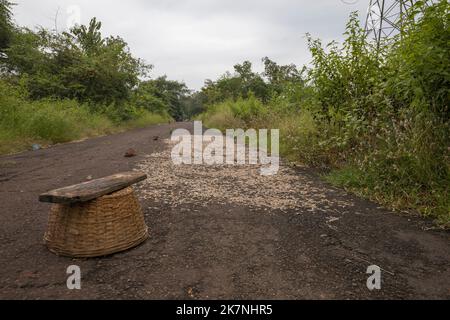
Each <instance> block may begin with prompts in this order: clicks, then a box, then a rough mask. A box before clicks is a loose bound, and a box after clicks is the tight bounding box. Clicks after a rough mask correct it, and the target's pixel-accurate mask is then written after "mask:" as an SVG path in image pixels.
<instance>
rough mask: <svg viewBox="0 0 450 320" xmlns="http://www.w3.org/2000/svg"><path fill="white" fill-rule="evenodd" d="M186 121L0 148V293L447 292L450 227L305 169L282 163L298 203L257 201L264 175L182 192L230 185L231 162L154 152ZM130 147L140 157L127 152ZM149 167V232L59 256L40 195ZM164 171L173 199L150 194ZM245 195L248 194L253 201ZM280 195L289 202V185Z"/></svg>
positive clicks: (145, 190) (142, 192)
mask: <svg viewBox="0 0 450 320" xmlns="http://www.w3.org/2000/svg"><path fill="white" fill-rule="evenodd" d="M191 127H192V124H191V123H178V124H170V125H159V126H152V127H149V128H145V129H139V130H133V131H130V132H126V133H121V134H117V135H112V136H106V137H100V138H95V139H90V140H86V141H83V142H77V143H69V144H63V145H57V146H54V147H51V148H49V149H45V150H39V151H35V152H25V153H22V154H18V155H11V156H3V157H0V229H1V232H0V243H1V254H0V299H409V298H413V299H449V298H450V236H449V233H448V232H446V231H439V230H430V228H431V227H432V224H431V222H430V221H427V220H425V219H422V218H419V217H412V216H404V215H400V214H398V213H393V212H390V211H388V210H385V209H382V208H379V207H378V206H377V205H376V204H374V203H371V202H369V201H366V200H363V199H360V198H358V197H355V196H352V195H349V194H346V193H345V192H343V191H342V190H338V189H335V188H333V187H330V186H329V185H327V184H326V183H324V182H323V181H321V180H320V179H319V178H318V177H317V176H316V175H315V174H314V172H313V171H312V170H310V169H308V168H296V169H292V168H290V169H286V170H290V171H289V173H288V174H289V177H290V178H289V179H287V180H286V181H289V184H290V187H289V188H288V189H286V190H288V192H289V197H290V198H289V199H290V202H289V203H291V202H292V201H293V200H295V194H298V197H299V198H298V200H299V201H297V202H296V203H299V205H295V206H287V207H286V206H283V207H278V206H277V205H273V206H272V205H270V204H269V205H263V206H258V205H254V203H255V199H257V197H258V196H261V195H264V194H261V191H259V190H261V189H263V187H262V186H264V181H258V182H255V183H254V184H252V183H251V181H252V180H251V179H248V178H246V179H247V180H246V182H242V181H238V183H236V184H235V187H236V188H238V192H237V193H236V192H235V193H232V195H234V198H233V197H231V198H230V199H229V200H228V201H227V198H226V197H215V196H214V192H210V193H207V194H208V195H211V196H210V197H208V199H204V198H202V197H199V198H198V199H195V198H194V199H193V198H192V194H189V193H186V192H184V191H183V188H185V187H186V185H185V184H186V182H189V181H194V180H198V181H200V183H198V181H197V183H196V185H197V186H199V185H200V186H201V185H203V184H202V183H201V182H202V181H204V183H205V184H207V185H208V186H209V188H213V189H214V186H217V190H218V191H223V190H224V188H225V190H227V189H226V188H229V185H230V183H231V184H232V180H226V178H225V177H226V176H228V175H229V171H225V172H224V174H222V173H220V171H219V173H217V172H210V173H209V171H207V170H210V169H207V168H205V170H203V169H202V168H196V169H195V170H193V171H191V172H190V175H181V174H180V172H178V171H176V170H172V169H170V166H169V167H168V166H167V162H166V164H164V159H163V160H161V159H158V158H157V157H154V158H153V159H152V155H158V154H163V153H164V152H167V148H169V146H168V145H167V144H166V143H165V142H164V139H167V138H169V136H170V133H171V131H172V130H173V129H175V128H188V129H190V128H191ZM156 136H157V137H159V138H160V139H158V140H157V141H155V139H154V138H155V137H156ZM129 148H134V149H135V150H136V151H137V153H138V156H137V157H134V158H125V157H124V154H125V152H126V151H127V150H128V149H129ZM149 161H150V162H149ZM166 161H167V159H166ZM143 168H144V169H145V168H147V170H149V173H152V174H153V175H154V177H155V180H151V179H150V180H149V181H147V182H146V183H144V184H141V185H139V186H138V187H137V189H138V195H139V196H140V201H141V204H142V207H143V210H144V214H145V218H146V222H147V224H148V226H149V228H150V235H151V237H150V239H149V240H148V241H146V242H145V243H144V244H142V245H141V246H139V247H137V248H135V249H132V250H129V251H126V252H123V253H119V254H116V255H113V256H109V257H103V258H96V259H87V260H86V259H78V260H76V259H69V258H63V257H58V256H55V255H53V254H52V253H50V252H49V251H48V250H47V249H46V248H45V246H44V244H43V240H42V239H43V235H44V232H45V230H46V224H47V214H48V211H49V208H50V205H48V204H43V203H39V202H38V195H39V194H40V193H42V192H45V191H48V190H50V189H54V188H58V187H62V186H66V185H71V184H75V183H79V182H82V181H85V180H86V179H87V177H88V176H92V177H93V178H100V177H103V176H107V175H110V174H113V173H117V172H120V171H128V170H133V169H134V170H136V169H139V170H142V169H143ZM164 168H165V169H164ZM163 169H164V170H166V174H168V173H170V174H171V176H170V179H171V180H170V181H171V183H172V184H173V185H172V186H173V187H175V189H176V190H178V191H177V193H171V194H170V196H167V197H165V196H164V191H165V189H164V188H161V186H159V185H153V187H154V188H155V189H157V190H159V191H158V192H156V193H155V192H151V188H152V183H154V184H155V183H156V182H157V181H158V177H161V176H160V175H161V174H162V173H163V172H164V170H163ZM152 170H153V171H152ZM167 170H168V171H167ZM227 170H233V169H232V168H231V169H227ZM236 170H242V168H240V169H239V168H237V169H236ZM221 174H222V175H221ZM211 176H212V177H213V178H214V179H215V180H213V181H214V183H211ZM221 177H223V179H221ZM186 179H187V180H186ZM202 179H203V180H202ZM279 180H283V179H279ZM160 181H164V179H162V180H160ZM230 181H231V182H230ZM240 182H242V183H240ZM267 183H268V184H267V186H268V188H269V190H270V186H271V185H270V184H269V183H270V182H269V181H268V182H267ZM277 183H278V182H277ZM305 185H306V186H307V188H306V189H305ZM276 186H278V185H276ZM188 187H189V186H188ZM272 187H273V186H272ZM239 188H240V189H239ZM241 189H242V190H241ZM281 189H283V188H281ZM283 190H284V189H283ZM200 191H201V189H200ZM213 191H214V190H213ZM305 192H306V193H305ZM319 192H320V197H319V198H320V199H322V201H319V202H318V203H316V204H315V205H314V206H313V208H314V210H311V206H310V205H308V206H304V205H302V203H304V202H305V201H306V200H308V199H310V197H309V195H311V197H314V196H315V197H318V196H319ZM240 193H241V194H242V195H243V196H244V197H245V195H248V203H247V202H246V201H242V199H241V198H239V197H238V196H239V194H240ZM174 195H176V196H174ZM276 196H277V197H279V198H280V199H278V200H279V203H283V204H284V203H285V202H283V200H284V199H282V198H283V192H280V193H277V195H276ZM183 197H185V199H184V198H183ZM293 197H294V198H293ZM183 199H184V200H186V201H183ZM305 199H306V200H305ZM188 200H189V201H188ZM323 200H326V201H323ZM276 201H277V199H271V200H270V202H274V203H277V202H276ZM342 203H348V204H351V205H349V206H347V205H342ZM74 264H75V265H79V266H80V267H81V272H82V289H81V290H79V291H78V290H74V291H71V290H68V289H67V287H66V279H67V275H66V269H67V267H68V266H69V265H74ZM370 265H378V266H380V267H381V268H382V270H383V271H382V289H381V290H376V291H369V290H368V289H367V287H366V280H367V278H368V276H369V275H367V274H366V270H367V267H368V266H370Z"/></svg>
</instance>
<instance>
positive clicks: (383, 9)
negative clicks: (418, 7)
mask: <svg viewBox="0 0 450 320" xmlns="http://www.w3.org/2000/svg"><path fill="white" fill-rule="evenodd" d="M415 2H417V0H370V4H369V9H368V10H367V19H366V27H365V28H366V32H367V35H368V36H369V37H371V38H373V40H374V41H376V43H377V46H378V47H379V46H380V43H381V41H382V40H383V39H387V38H390V37H392V36H394V35H396V34H399V33H400V32H401V30H402V24H403V21H404V19H405V17H406V15H407V14H408V12H409V9H410V8H411V7H412V6H413V5H414V3H415ZM425 2H426V3H432V1H430V0H428V1H425Z"/></svg>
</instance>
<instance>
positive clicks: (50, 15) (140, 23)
mask: <svg viewBox="0 0 450 320" xmlns="http://www.w3.org/2000/svg"><path fill="white" fill-rule="evenodd" d="M14 2H16V3H17V6H16V7H15V8H14V13H15V20H16V22H17V23H18V24H19V25H22V26H27V27H31V28H34V27H36V26H43V27H48V28H54V26H55V17H56V16H57V19H56V21H57V26H58V30H59V31H62V30H64V29H66V28H67V25H68V24H70V23H71V22H73V21H74V20H77V12H78V11H79V13H80V19H81V23H83V24H86V23H88V22H89V20H90V19H91V18H92V17H97V18H98V19H100V21H102V22H103V34H104V35H105V36H106V35H119V36H121V37H122V38H124V39H125V41H127V42H128V44H129V46H130V48H131V51H132V52H133V54H134V55H135V56H137V57H139V58H142V59H144V60H145V61H146V62H147V63H151V64H153V65H154V66H155V68H154V70H153V72H152V76H153V77H156V76H159V75H164V74H167V76H168V77H169V78H170V79H175V80H180V81H185V82H186V84H187V85H188V86H189V87H190V88H191V89H199V88H200V87H201V86H202V85H203V83H204V80H205V79H216V78H217V77H218V76H219V75H221V74H223V73H224V72H225V71H227V70H229V71H232V70H233V65H235V64H236V63H240V62H242V61H244V60H250V61H252V62H253V64H254V67H255V69H256V70H257V71H261V69H262V64H261V58H262V57H265V56H268V57H269V58H271V59H272V60H275V61H276V62H278V63H282V64H289V63H295V64H297V65H299V66H301V65H304V64H306V63H308V62H309V60H310V57H309V54H308V51H307V47H306V41H305V33H307V32H309V33H311V34H312V35H313V36H314V37H319V38H321V39H323V40H325V41H327V40H333V39H336V40H341V39H342V33H343V31H344V26H345V23H346V21H347V18H348V15H349V14H350V12H351V11H357V10H358V11H360V16H361V19H362V20H364V18H363V16H365V13H366V10H367V7H368V3H369V1H368V0H271V1H269V0H239V1H236V0H235V1H233V0H127V1H123V0H38V1H33V0H14ZM57 13H58V14H57Z"/></svg>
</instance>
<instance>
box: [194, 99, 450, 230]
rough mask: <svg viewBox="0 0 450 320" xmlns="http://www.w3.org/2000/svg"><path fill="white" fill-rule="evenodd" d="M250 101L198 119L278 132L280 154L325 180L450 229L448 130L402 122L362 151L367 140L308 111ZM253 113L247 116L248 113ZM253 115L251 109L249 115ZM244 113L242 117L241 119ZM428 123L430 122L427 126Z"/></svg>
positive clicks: (216, 108)
mask: <svg viewBox="0 0 450 320" xmlns="http://www.w3.org/2000/svg"><path fill="white" fill-rule="evenodd" d="M255 105H257V104H255V103H254V102H253V101H249V102H245V101H242V100H241V101H238V103H237V104H236V105H234V106H233V102H232V101H226V102H224V103H221V104H218V105H215V106H211V107H210V108H209V109H208V110H207V111H206V112H205V113H203V114H202V115H200V117H199V119H201V120H203V122H204V123H205V125H206V126H207V127H209V128H217V129H220V130H223V129H232V128H244V129H245V128H255V129H258V128H265V129H280V139H281V141H280V154H281V155H282V156H283V157H284V158H285V159H288V160H290V161H292V162H300V163H303V164H307V165H309V166H312V167H316V168H320V169H323V170H325V172H329V173H328V174H327V175H325V176H324V178H325V180H327V181H328V182H330V183H331V184H333V185H335V186H339V187H342V188H345V189H346V190H348V191H350V192H352V193H355V194H357V195H359V196H362V197H364V198H368V199H371V200H373V201H375V202H377V203H379V204H381V205H383V206H385V207H387V208H391V209H394V210H397V211H405V212H418V213H420V214H421V215H423V216H426V217H430V218H432V219H435V221H436V222H437V224H438V225H439V226H441V227H444V228H450V195H449V186H450V177H449V176H448V172H450V170H449V169H448V167H446V164H445V163H446V161H447V166H448V160H446V159H448V158H446V156H445V154H446V147H445V145H446V141H447V138H446V137H448V128H446V126H445V125H443V124H439V123H436V122H432V121H431V120H430V119H428V118H427V117H424V118H423V119H420V118H414V119H412V120H408V121H409V122H408V121H407V120H404V121H403V122H402V123H403V124H408V126H407V127H406V128H405V129H399V126H393V128H390V127H388V128H386V129H385V130H383V131H382V135H380V136H379V137H376V139H378V140H375V138H374V137H370V138H371V139H372V140H371V141H375V142H373V144H371V145H370V146H368V147H365V148H361V147H359V146H360V145H359V143H360V142H361V141H362V142H365V141H368V140H369V139H368V137H367V136H365V135H364V134H360V133H358V131H355V132H353V131H351V130H350V131H345V130H339V128H337V127H335V126H333V125H332V124H331V123H328V122H326V121H319V120H318V119H316V118H315V117H314V116H313V115H312V114H311V113H310V112H309V111H308V110H307V109H303V110H302V111H301V112H283V111H282V110H280V108H278V109H276V108H274V107H272V108H270V107H269V108H268V109H269V111H268V112H262V113H260V110H262V109H263V107H261V106H258V107H257V108H255V107H254V106H255ZM252 108H253V110H256V112H255V113H254V114H253V116H251V117H248V114H249V110H252ZM252 113H253V112H251V111H250V114H252ZM241 114H245V115H246V116H245V117H241ZM430 121H431V122H430Z"/></svg>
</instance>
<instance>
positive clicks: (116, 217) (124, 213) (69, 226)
mask: <svg viewBox="0 0 450 320" xmlns="http://www.w3.org/2000/svg"><path fill="white" fill-rule="evenodd" d="M147 238H148V228H147V226H146V224H145V221H144V215H143V214H142V211H141V206H140V204H139V202H138V200H137V198H136V196H135V195H134V191H133V189H132V188H131V187H129V188H126V189H123V190H121V191H118V192H115V193H113V194H111V195H107V196H103V197H101V198H98V199H96V200H93V201H89V202H84V203H77V204H72V205H60V204H56V205H53V207H52V209H51V211H50V216H49V222H48V230H47V233H46V234H45V242H46V244H47V247H48V248H49V250H50V251H52V252H53V253H56V254H57V255H61V256H68V257H75V258H91V257H99V256H106V255H110V254H113V253H117V252H120V251H124V250H127V249H130V248H132V247H135V246H137V245H139V244H140V243H142V242H144V241H145V240H146V239H147Z"/></svg>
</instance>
